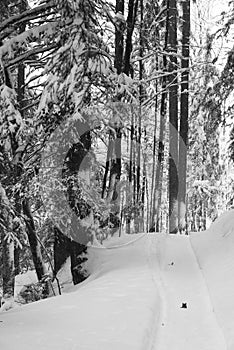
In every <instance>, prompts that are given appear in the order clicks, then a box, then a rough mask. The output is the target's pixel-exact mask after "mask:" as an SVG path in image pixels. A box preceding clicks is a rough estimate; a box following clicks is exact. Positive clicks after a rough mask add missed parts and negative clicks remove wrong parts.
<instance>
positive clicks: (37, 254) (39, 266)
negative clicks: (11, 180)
mask: <svg viewBox="0 0 234 350" xmlns="http://www.w3.org/2000/svg"><path fill="white" fill-rule="evenodd" d="M22 208H23V213H24V215H25V219H26V227H27V235H28V241H29V245H30V249H31V253H32V259H33V263H34V266H35V270H36V273H37V278H38V280H39V281H40V280H41V279H42V277H43V276H44V275H45V274H46V273H47V270H46V267H45V265H44V262H43V258H42V254H41V246H40V243H39V241H38V238H37V233H36V228H35V224H34V219H33V216H32V213H31V208H30V204H29V200H28V199H24V200H23V203H22Z"/></svg>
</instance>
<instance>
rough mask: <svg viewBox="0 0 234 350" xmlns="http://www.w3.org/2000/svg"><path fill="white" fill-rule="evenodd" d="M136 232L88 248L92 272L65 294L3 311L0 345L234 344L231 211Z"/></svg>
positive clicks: (231, 348)
mask: <svg viewBox="0 0 234 350" xmlns="http://www.w3.org/2000/svg"><path fill="white" fill-rule="evenodd" d="M135 238H136V240H135V241H134V242H128V241H129V240H131V239H132V235H131V236H129V235H128V236H123V237H121V238H120V239H118V238H115V240H114V241H113V240H110V241H109V242H108V244H107V245H108V247H107V248H108V249H105V248H94V247H93V248H89V265H88V268H89V270H90V273H91V275H90V277H89V278H88V279H87V280H86V281H85V282H83V283H82V284H81V285H79V286H75V287H71V286H69V285H66V287H65V285H64V292H63V295H62V296H58V297H54V298H50V299H47V300H43V301H39V302H35V303H32V304H28V305H26V306H23V307H18V308H15V309H12V310H10V311H7V312H2V313H1V314H0V349H1V350H29V349H30V350H31V349H33V350H55V349H56V350H110V349H111V350H138V349H139V350H171V349H173V350H185V349H186V350H188V349H189V350H195V349H196V350H198V349H199V350H234V298H233V296H234V211H230V212H227V213H225V214H224V215H223V216H221V217H220V219H218V220H217V221H216V222H215V223H214V224H213V225H212V226H211V228H210V229H209V230H207V231H205V232H201V233H194V234H192V235H191V236H180V235H171V236H168V235H164V234H147V235H146V234H139V235H135ZM121 244H123V245H122V246H121V247H119V245H121ZM110 248H111V249H110ZM65 271H67V269H65ZM65 274H67V272H66V273H65Z"/></svg>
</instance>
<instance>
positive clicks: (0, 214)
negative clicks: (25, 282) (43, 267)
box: [0, 184, 15, 299]
mask: <svg viewBox="0 0 234 350" xmlns="http://www.w3.org/2000/svg"><path fill="white" fill-rule="evenodd" d="M9 205H10V203H9V201H8V198H7V196H6V192H5V190H4V188H3V187H2V185H1V184H0V208H1V210H0V219H1V226H0V229H1V242H2V266H3V271H2V278H3V297H4V298H5V299H7V298H11V297H13V296H14V284H15V267H14V241H13V239H12V237H10V236H8V233H9V234H11V233H12V232H13V223H12V217H11V214H9Z"/></svg>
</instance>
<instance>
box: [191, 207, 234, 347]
mask: <svg viewBox="0 0 234 350" xmlns="http://www.w3.org/2000/svg"><path fill="white" fill-rule="evenodd" d="M191 243H192V246H193V248H194V251H195V254H196V255H197V258H198V262H199V265H200V267H201V269H202V272H203V275H204V278H205V280H206V284H207V288H208V290H209V294H210V296H211V300H212V304H213V308H214V312H215V315H216V317H217V321H218V323H219V325H220V327H221V329H222V330H223V333H224V336H225V339H226V343H227V349H228V350H234V210H230V211H228V212H225V213H224V214H223V215H221V216H220V217H219V218H218V219H217V220H216V221H215V222H214V223H213V224H212V225H211V227H210V229H209V230H207V231H205V232H201V233H194V234H193V235H192V236H191Z"/></svg>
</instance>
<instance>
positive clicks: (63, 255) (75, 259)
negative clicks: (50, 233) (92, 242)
mask: <svg viewBox="0 0 234 350" xmlns="http://www.w3.org/2000/svg"><path fill="white" fill-rule="evenodd" d="M86 252H87V248H86V246H84V245H82V244H79V243H77V242H75V241H73V240H71V239H70V238H68V237H67V236H65V235H63V234H62V232H60V230H59V229H58V228H56V227H55V228H54V274H55V276H56V275H57V273H58V272H59V270H60V269H61V268H62V266H63V264H64V263H65V261H66V260H67V258H68V257H70V259H71V274H72V280H73V283H74V284H78V283H80V282H82V281H84V280H85V278H86V276H85V274H84V272H83V271H82V269H81V268H82V262H84V260H85V257H82V258H81V255H82V253H86Z"/></svg>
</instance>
